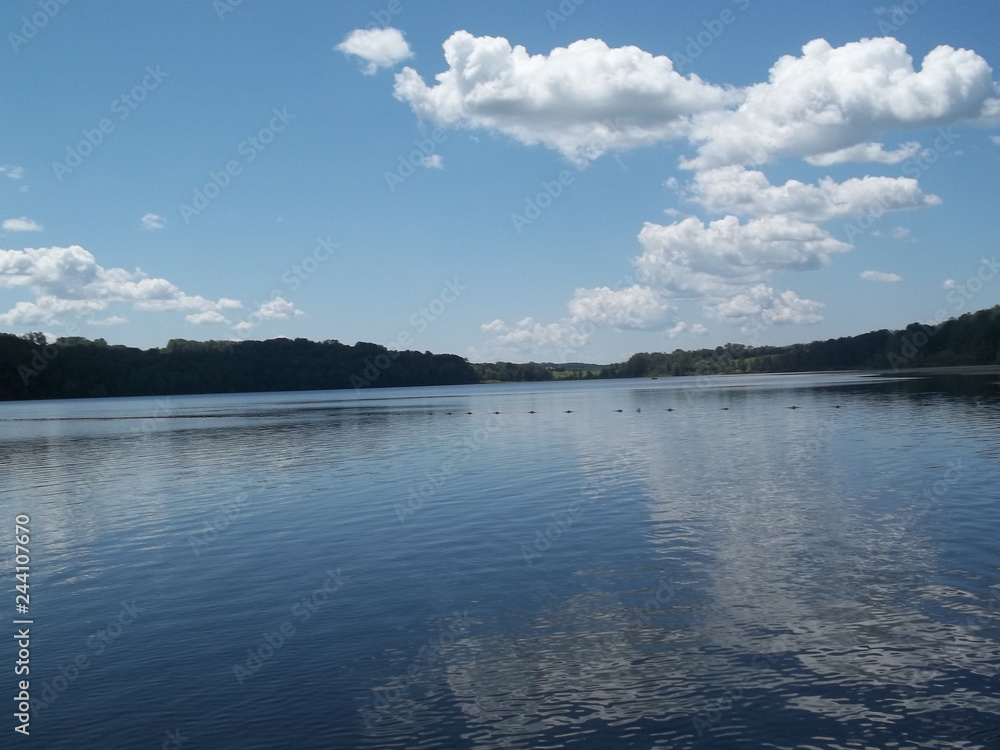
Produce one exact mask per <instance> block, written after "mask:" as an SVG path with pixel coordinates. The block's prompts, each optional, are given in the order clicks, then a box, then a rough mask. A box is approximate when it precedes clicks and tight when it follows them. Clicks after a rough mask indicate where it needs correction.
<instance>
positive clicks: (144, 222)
mask: <svg viewBox="0 0 1000 750" xmlns="http://www.w3.org/2000/svg"><path fill="white" fill-rule="evenodd" d="M139 224H140V226H141V227H142V228H143V229H145V230H146V231H148V232H155V231H157V230H158V229H163V228H164V227H165V226H167V220H166V219H164V218H163V217H162V216H158V215H157V214H145V215H144V216H143V217H142V218H141V219H139Z"/></svg>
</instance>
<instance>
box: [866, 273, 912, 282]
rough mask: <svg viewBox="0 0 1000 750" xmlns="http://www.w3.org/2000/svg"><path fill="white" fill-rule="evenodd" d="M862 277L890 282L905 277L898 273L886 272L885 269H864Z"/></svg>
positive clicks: (868, 279) (867, 279)
mask: <svg viewBox="0 0 1000 750" xmlns="http://www.w3.org/2000/svg"><path fill="white" fill-rule="evenodd" d="M861 278H862V279H864V280H865V281H884V282H886V283H890V284H894V283H896V282H897V281H902V280H903V277H902V276H900V275H898V274H895V273H885V272H884V271H862V272H861Z"/></svg>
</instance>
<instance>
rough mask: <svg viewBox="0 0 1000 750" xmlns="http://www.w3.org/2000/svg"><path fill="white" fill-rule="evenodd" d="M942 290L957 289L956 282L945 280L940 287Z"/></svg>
mask: <svg viewBox="0 0 1000 750" xmlns="http://www.w3.org/2000/svg"><path fill="white" fill-rule="evenodd" d="M941 288H942V289H958V282H957V281H955V279H945V280H944V283H943V284H942V285H941Z"/></svg>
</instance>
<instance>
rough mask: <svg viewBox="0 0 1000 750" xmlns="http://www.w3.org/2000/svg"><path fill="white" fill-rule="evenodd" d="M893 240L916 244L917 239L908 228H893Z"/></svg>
mask: <svg viewBox="0 0 1000 750" xmlns="http://www.w3.org/2000/svg"><path fill="white" fill-rule="evenodd" d="M892 238H893V239H894V240H899V241H900V242H916V241H917V238H916V237H914V236H913V232H911V231H910V230H909V229H907V228H906V227H893V228H892Z"/></svg>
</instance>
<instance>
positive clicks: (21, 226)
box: [3, 216, 44, 232]
mask: <svg viewBox="0 0 1000 750" xmlns="http://www.w3.org/2000/svg"><path fill="white" fill-rule="evenodd" d="M43 228H44V227H42V225H41V224H39V223H38V222H37V221H34V220H33V219H29V218H28V217H27V216H22V217H21V218H19V219H5V220H4V223H3V230H4V231H5V232H41V231H42V229H43Z"/></svg>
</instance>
